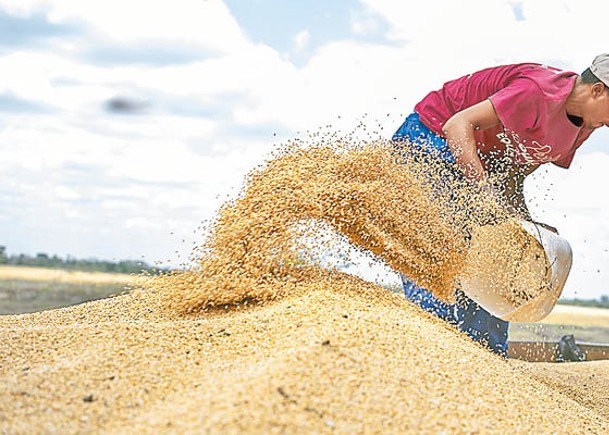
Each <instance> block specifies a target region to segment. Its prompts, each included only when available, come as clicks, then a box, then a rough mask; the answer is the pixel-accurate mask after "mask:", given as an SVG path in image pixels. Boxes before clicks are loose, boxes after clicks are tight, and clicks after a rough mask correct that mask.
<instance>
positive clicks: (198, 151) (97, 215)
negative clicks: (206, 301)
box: [0, 0, 609, 297]
mask: <svg viewBox="0 0 609 435" xmlns="http://www.w3.org/2000/svg"><path fill="white" fill-rule="evenodd" d="M608 16H609V2H599V1H596V0H590V1H583V0H470V1H463V2H455V1H451V0H446V1H444V0H429V1H426V2H400V1H394V0H333V1H326V0H303V1H298V2H296V1H287V0H284V1H279V0H226V1H220V0H172V1H171V2H169V1H143V0H120V1H119V0H105V1H93V0H0V174H1V176H2V178H1V183H0V245H5V246H6V247H7V250H8V252H9V253H11V254H16V253H22V252H23V253H28V254H35V253H37V252H46V253H48V254H58V255H60V256H66V255H68V254H70V255H73V256H77V257H97V258H102V259H124V258H132V259H143V260H145V261H147V262H149V263H154V262H156V261H166V260H170V261H171V262H172V263H173V264H175V263H176V262H179V261H180V260H179V259H180V258H185V257H187V256H188V253H189V252H190V251H191V248H192V245H193V243H196V242H197V241H200V239H201V238H200V230H199V229H198V227H199V226H200V224H201V222H202V221H204V220H206V219H209V218H211V217H212V216H213V215H214V213H215V211H216V210H217V208H218V206H219V205H220V204H221V202H222V201H224V200H225V199H226V198H227V197H230V196H232V195H235V193H236V192H237V191H238V190H239V188H240V184H241V181H242V179H243V176H244V175H245V174H246V173H247V171H248V170H249V169H251V168H252V167H254V166H256V165H258V164H260V163H261V162H263V161H264V158H265V157H266V156H268V153H269V152H270V151H271V150H272V149H273V147H274V146H276V145H277V144H279V143H281V142H282V141H285V140H287V139H289V138H292V137H295V136H298V135H303V134H305V133H303V132H306V131H315V130H316V129H318V128H319V127H320V126H326V125H331V126H332V127H331V128H332V129H338V130H342V131H350V130H352V129H353V128H354V127H355V125H356V124H357V123H358V122H360V121H362V120H363V122H364V123H365V124H366V125H370V126H375V130H378V131H379V132H380V133H381V134H385V135H386V136H390V135H391V133H392V132H393V131H394V130H395V129H396V128H397V127H398V126H399V124H400V123H401V120H402V118H403V117H404V116H406V115H407V114H408V113H409V112H410V111H411V109H412V107H413V105H414V104H415V103H416V102H417V101H418V100H419V99H420V98H422V97H423V96H424V95H425V94H426V93H427V92H428V91H430V90H432V89H435V88H437V87H439V86H441V84H442V83H443V82H445V81H447V80H450V79H453V78H455V77H457V76H460V75H462V74H466V73H469V72H472V71H475V70H477V69H480V68H483V67H487V66H491V65H496V64H503V63H516V62H526V61H534V62H539V63H545V64H550V65H553V66H557V67H561V68H565V69H570V70H574V71H576V72H581V71H582V70H584V69H585V68H586V67H587V66H588V65H589V63H590V62H591V60H592V59H593V57H594V56H595V55H596V54H599V53H602V52H605V51H609V46H605V45H603V42H605V43H606V41H607V39H606V33H605V29H606V20H607V17H608ZM376 126H379V127H378V128H377V127H376ZM608 130H609V129H608ZM608 168H609V131H598V132H596V133H595V134H594V135H593V137H592V138H591V139H590V140H589V141H588V142H587V143H586V145H585V146H584V148H583V149H582V150H581V153H580V154H579V155H578V156H577V157H576V159H575V161H574V163H573V166H572V168H571V169H570V170H568V171H564V170H560V169H557V168H551V167H550V168H548V170H546V171H539V172H544V173H543V174H539V175H537V176H536V177H535V179H532V180H530V181H529V182H528V185H527V191H528V194H529V198H530V200H529V204H530V208H531V209H532V211H533V214H534V215H535V217H537V218H538V219H539V220H541V221H546V222H548V223H551V224H553V225H554V226H556V227H558V228H559V230H561V233H562V234H563V235H564V236H565V237H566V238H567V239H568V240H569V241H570V242H571V244H572V246H573V248H574V251H575V266H574V270H573V272H572V276H571V277H570V282H569V283H568V286H567V289H566V291H565V295H566V296H579V297H597V296H599V295H601V294H609V267H608V266H609V253H608V248H609V227H608V226H607V222H609V205H608V204H607V201H606V198H607V193H606V191H605V188H606V186H609V170H608Z"/></svg>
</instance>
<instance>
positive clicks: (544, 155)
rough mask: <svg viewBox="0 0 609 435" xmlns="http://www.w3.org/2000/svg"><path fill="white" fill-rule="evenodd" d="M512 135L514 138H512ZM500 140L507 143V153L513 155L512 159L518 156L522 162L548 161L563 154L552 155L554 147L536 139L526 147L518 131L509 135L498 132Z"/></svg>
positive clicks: (557, 158)
mask: <svg viewBox="0 0 609 435" xmlns="http://www.w3.org/2000/svg"><path fill="white" fill-rule="evenodd" d="M510 136H511V137H512V139H513V140H514V142H512V139H510ZM497 139H499V142H501V143H502V144H504V145H505V155H507V156H511V157H512V159H514V158H515V157H518V159H519V160H521V162H520V163H526V164H529V163H533V164H535V163H546V162H553V161H556V160H560V157H561V155H560V154H558V155H555V156H550V153H551V152H552V147H551V146H550V145H544V144H540V143H539V142H537V141H536V140H532V141H531V142H530V144H529V146H528V147H525V146H524V144H523V143H522V142H520V137H519V136H518V134H517V133H512V132H510V133H509V135H508V134H506V133H505V132H502V133H499V134H497Z"/></svg>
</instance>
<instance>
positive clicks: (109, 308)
mask: <svg viewBox="0 0 609 435" xmlns="http://www.w3.org/2000/svg"><path fill="white" fill-rule="evenodd" d="M401 160H403V158H402V157H399V156H396V153H395V152H394V150H393V149H392V148H391V146H390V145H388V144H383V143H381V144H377V143H375V144H369V145H364V146H345V145H342V144H340V143H339V144H336V145H328V144H327V143H326V144H324V143H322V144H320V145H319V146H315V147H296V148H290V149H288V150H286V151H285V152H283V153H282V154H280V155H279V156H277V157H276V158H274V159H273V160H271V161H269V162H268V164H267V165H265V166H264V167H263V168H261V169H259V170H257V171H255V172H253V173H252V174H251V175H250V176H249V178H248V180H247V183H246V187H245V189H244V190H243V192H242V193H241V195H240V196H239V197H238V198H237V199H236V200H235V201H233V202H230V203H228V204H226V205H225V206H224V207H223V208H222V209H221V211H220V214H219V216H218V219H217V220H216V221H215V223H214V225H213V227H212V231H211V232H210V233H209V237H208V239H207V240H206V242H205V244H204V245H203V247H202V249H201V250H200V258H199V264H198V267H196V268H194V269H193V270H189V271H186V272H180V273H173V274H168V275H165V276H161V277H153V278H150V279H148V280H147V282H146V284H145V285H143V286H142V288H140V289H137V290H135V291H133V292H131V293H129V294H126V295H122V296H119V297H115V298H110V299H106V300H100V301H96V302H91V303H87V304H81V305H77V306H73V307H69V308H64V309H60V310H52V311H45V312H41V313H35V314H26V315H20V316H1V317H0V343H1V344H0V385H2V386H3V388H0V433H11V434H12V433H16V434H21V433H23V434H30V433H111V434H114V433H299V434H300V433H336V432H338V433H522V434H529V433H560V432H562V431H565V430H566V431H568V432H571V433H599V434H600V433H607V432H608V431H609V408H608V407H607V402H606V401H602V400H595V399H594V398H599V397H603V395H605V392H606V385H607V384H606V380H607V379H609V367H607V366H606V365H602V364H600V365H598V366H596V367H595V369H594V370H595V374H596V375H597V376H596V378H595V379H594V380H592V378H590V374H589V372H586V371H582V372H581V373H579V375H578V377H577V379H578V380H580V381H585V382H586V383H587V385H588V386H589V387H588V388H587V390H586V391H587V393H586V394H588V396H586V397H585V398H584V397H583V392H582V390H580V389H574V388H571V383H570V382H558V381H557V380H556V379H554V378H553V376H551V374H550V375H547V373H546V372H544V371H543V370H542V371H531V370H528V366H523V365H522V364H513V363H509V362H506V361H505V360H503V359H501V358H500V357H498V356H496V355H494V354H492V353H491V352H488V351H487V350H485V349H483V348H482V347H480V346H479V345H477V344H476V343H474V342H473V341H471V340H470V339H469V338H467V337H465V336H464V335H461V334H459V333H458V332H457V331H456V329H454V328H452V327H450V326H449V325H447V324H446V323H445V322H443V321H441V320H439V319H438V318H436V317H434V316H431V315H429V314H427V313H425V312H423V311H422V310H420V309H419V308H418V307H416V306H415V305H414V304H411V303H410V302H408V301H406V299H405V298H404V297H403V296H401V295H398V294H395V293H392V292H389V291H387V289H385V288H382V287H380V286H378V285H374V284H372V283H369V282H365V281H363V280H361V279H359V278H356V277H354V276H350V275H346V274H344V273H341V272H339V271H337V270H327V269H324V268H322V267H320V266H319V265H318V264H316V262H315V261H314V260H313V259H314V258H315V255H310V253H307V252H306V245H310V243H303V238H305V239H306V240H308V241H310V240H311V237H313V236H312V235H311V233H310V229H311V228H315V225H313V226H311V225H309V224H310V223H311V222H313V223H315V222H320V223H322V224H324V225H328V226H330V227H331V228H333V229H334V230H335V231H336V232H337V233H338V234H341V235H342V237H344V238H345V239H347V240H349V241H350V242H351V243H353V244H354V245H355V246H358V247H360V248H361V249H364V250H366V251H367V252H370V253H372V254H371V255H376V256H377V257H378V258H380V259H382V260H383V261H385V262H386V263H387V264H388V265H390V266H391V267H393V268H394V269H396V270H399V271H401V272H403V273H405V274H407V275H409V276H411V277H412V278H414V279H416V280H417V282H418V283H420V284H422V285H424V286H427V287H429V288H430V289H432V290H433V291H434V292H435V293H436V294H437V295H439V296H441V297H444V298H446V299H449V298H450V297H451V294H452V289H453V285H454V284H455V280H456V279H457V277H458V275H459V271H460V270H462V268H463V262H464V261H465V260H464V258H465V256H466V253H467V246H468V243H469V242H468V240H469V235H470V234H472V231H473V230H475V228H476V227H479V226H480V225H482V224H484V225H487V224H489V223H499V224H502V223H504V222H505V220H504V219H505V216H504V215H502V212H501V209H500V207H497V205H496V204H495V205H493V204H491V205H488V206H487V205H486V203H485V202H484V201H477V200H475V192H474V191H470V190H468V189H469V188H468V187H467V185H464V186H461V187H462V188H463V189H464V190H463V192H465V194H453V193H450V194H447V193H446V192H445V191H443V190H442V189H438V186H439V184H438V183H441V182H442V180H438V179H435V178H434V174H435V173H436V171H437V173H441V172H442V171H444V170H446V168H439V167H438V168H433V167H430V166H428V165H429V163H428V162H427V163H421V164H419V163H420V162H419V163H416V162H415V161H407V162H405V163H408V164H402V163H404V162H402V161H401ZM406 160H409V158H406ZM455 182H456V183H459V181H458V180H455ZM457 187H458V186H457ZM461 187H459V188H458V189H457V190H456V192H459V191H461ZM507 258H510V256H507ZM245 307H247V309H245ZM210 308H215V309H210ZM601 381H602V382H601ZM590 395H592V397H593V398H592V399H591V396H590ZM565 422H568V425H567V426H565Z"/></svg>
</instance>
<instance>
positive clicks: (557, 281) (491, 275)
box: [460, 221, 573, 322]
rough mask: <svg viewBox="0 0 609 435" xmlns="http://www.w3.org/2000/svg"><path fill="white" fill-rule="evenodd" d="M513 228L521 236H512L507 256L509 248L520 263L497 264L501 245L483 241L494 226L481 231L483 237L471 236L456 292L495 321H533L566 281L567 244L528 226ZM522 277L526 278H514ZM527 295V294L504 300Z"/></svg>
mask: <svg viewBox="0 0 609 435" xmlns="http://www.w3.org/2000/svg"><path fill="white" fill-rule="evenodd" d="M518 224H519V225H520V227H521V228H522V229H524V231H525V233H524V234H523V233H522V232H521V231H520V236H519V237H515V238H514V240H516V239H518V241H517V242H516V241H514V242H513V246H510V249H512V251H511V252H512V253H513V252H514V251H513V250H514V249H516V250H520V252H518V251H516V252H517V253H518V254H521V258H522V259H523V260H522V261H511V262H509V263H512V264H508V262H502V261H501V259H502V255H503V252H502V249H504V246H501V243H498V244H495V243H490V244H489V243H486V241H487V240H488V238H489V235H490V236H492V235H493V233H492V232H493V231H495V228H496V227H491V226H488V227H482V228H483V229H484V234H483V233H482V232H477V233H476V234H474V235H473V237H472V243H471V249H470V251H469V252H468V255H467V264H466V270H465V273H464V274H462V276H461V279H460V284H461V290H462V291H463V292H464V293H465V294H466V295H467V296H469V297H470V298H471V299H473V300H474V301H476V302H477V303H478V304H479V305H480V306H482V307H483V308H485V309H486V310H487V311H489V312H490V313H491V314H493V315H494V316H496V317H499V318H500V319H503V320H507V321H511V322H536V321H539V320H541V319H543V318H544V317H546V316H547V315H548V314H550V312H551V311H552V309H553V308H554V305H556V301H557V300H558V298H559V297H560V294H561V293H562V290H563V287H564V286H565V282H566V281H567V277H568V275H569V271H570V269H571V264H572V259H573V254H572V251H571V247H570V245H569V242H567V240H565V239H564V238H563V237H561V236H559V235H558V234H556V233H554V232H552V231H550V230H548V229H546V228H544V227H542V226H540V225H536V224H534V223H531V222H526V221H521V222H518ZM497 231H499V228H497ZM523 237H524V239H523ZM527 239H528V240H527ZM523 240H524V243H523ZM511 242H512V241H511V240H509V241H508V243H511ZM511 258H513V255H512V257H511ZM481 259H483V260H485V261H481ZM489 260H490V261H489ZM525 274H526V277H527V279H526V280H523V279H519V277H520V278H522V276H525ZM531 278H534V279H531ZM537 278H538V279H537ZM532 281H533V282H534V284H533V286H531V282H532ZM518 286H520V288H519V287H518ZM527 293H530V294H531V295H533V296H532V297H530V298H529V297H527V296H523V297H516V298H514V297H513V296H510V294H511V295H514V294H516V295H526V294H527Z"/></svg>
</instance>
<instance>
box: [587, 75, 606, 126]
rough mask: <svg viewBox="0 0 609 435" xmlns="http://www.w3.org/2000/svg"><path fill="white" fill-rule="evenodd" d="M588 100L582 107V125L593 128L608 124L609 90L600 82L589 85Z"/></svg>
mask: <svg viewBox="0 0 609 435" xmlns="http://www.w3.org/2000/svg"><path fill="white" fill-rule="evenodd" d="M589 91H590V94H589V98H588V101H587V103H586V105H585V107H584V112H583V117H582V118H583V119H584V125H583V126H584V127H585V128H589V129H595V128H599V127H603V126H605V125H609V91H608V90H607V87H606V86H604V85H603V84H602V83H595V84H594V85H591V86H590V89H589Z"/></svg>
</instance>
